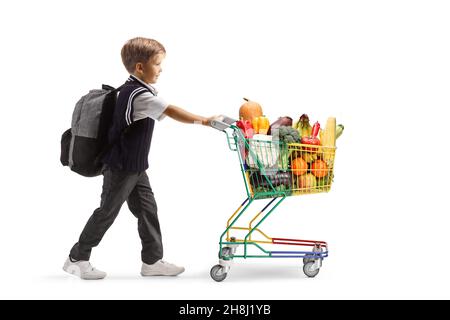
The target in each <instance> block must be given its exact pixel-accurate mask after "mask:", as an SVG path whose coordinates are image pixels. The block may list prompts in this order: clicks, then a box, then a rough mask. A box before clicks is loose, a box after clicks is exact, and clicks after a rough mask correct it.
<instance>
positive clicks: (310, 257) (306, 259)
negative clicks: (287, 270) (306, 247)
mask: <svg viewBox="0 0 450 320" xmlns="http://www.w3.org/2000/svg"><path fill="white" fill-rule="evenodd" d="M313 252H320V253H322V252H323V249H322V248H320V250H317V251H313ZM315 257H316V256H315V255H314V254H306V255H305V256H304V257H303V264H307V263H308V262H310V261H313V262H314V260H315V259H318V258H315ZM320 259H322V260H323V258H320Z"/></svg>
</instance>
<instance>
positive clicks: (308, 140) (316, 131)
mask: <svg viewBox="0 0 450 320" xmlns="http://www.w3.org/2000/svg"><path fill="white" fill-rule="evenodd" d="M319 130H320V124H319V122H316V123H314V125H313V127H312V130H311V136H309V137H303V138H302V140H301V143H302V144H311V145H315V146H320V140H319V139H318V138H317V135H318V134H319ZM306 150H308V151H314V150H317V148H307V149H306Z"/></svg>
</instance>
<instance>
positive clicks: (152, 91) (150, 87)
mask: <svg viewBox="0 0 450 320" xmlns="http://www.w3.org/2000/svg"><path fill="white" fill-rule="evenodd" d="M133 80H136V81H138V82H140V83H141V84H142V85H144V86H145V87H146V88H147V89H148V90H150V92H151V93H152V94H153V95H155V96H156V95H157V94H158V90H156V89H155V88H154V87H153V86H151V85H149V84H148V83H145V82H144V81H142V80H141V79H139V78H138V77H136V76H134V75H132V74H130V77H129V78H128V80H127V82H128V81H133Z"/></svg>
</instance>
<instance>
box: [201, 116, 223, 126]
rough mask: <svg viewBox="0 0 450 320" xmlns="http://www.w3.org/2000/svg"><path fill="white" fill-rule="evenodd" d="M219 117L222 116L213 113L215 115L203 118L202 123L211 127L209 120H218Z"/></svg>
mask: <svg viewBox="0 0 450 320" xmlns="http://www.w3.org/2000/svg"><path fill="white" fill-rule="evenodd" d="M221 119H222V116H220V115H215V116H212V117H209V118H205V119H204V120H203V121H202V125H204V126H208V127H211V122H212V121H220V120H221Z"/></svg>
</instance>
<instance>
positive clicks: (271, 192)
mask: <svg viewBox="0 0 450 320" xmlns="http://www.w3.org/2000/svg"><path fill="white" fill-rule="evenodd" d="M235 122H236V120H233V119H231V118H229V117H226V116H221V117H219V120H217V121H212V123H211V125H212V127H213V128H215V129H217V130H220V131H223V132H224V133H225V134H226V136H227V142H228V147H229V148H230V150H231V151H235V152H237V154H238V157H239V163H240V167H241V172H242V177H243V179H244V183H245V189H246V192H247V198H246V199H245V200H244V202H242V204H241V205H240V206H239V208H238V209H237V210H236V211H235V212H234V213H233V214H232V215H231V217H230V218H229V219H228V221H227V226H226V229H225V231H224V232H223V233H222V235H221V236H220V242H219V245H220V248H219V264H217V265H215V266H213V267H212V268H211V272H210V275H211V277H212V278H213V279H214V280H215V281H218V282H219V281H223V280H224V279H225V278H226V277H227V274H228V272H229V270H230V267H231V265H232V262H233V259H235V258H300V259H303V272H304V273H305V275H306V276H308V277H311V278H312V277H315V276H316V275H317V274H318V273H319V270H320V268H321V267H322V261H323V259H324V258H326V257H328V245H327V243H326V242H325V241H317V240H299V239H287V238H272V237H269V236H268V235H267V234H265V233H264V232H263V231H262V230H261V229H260V227H261V224H262V223H263V222H264V221H265V220H266V219H267V217H268V216H269V215H270V214H272V212H273V211H274V210H275V209H276V208H277V207H278V206H279V205H280V203H281V202H283V200H284V199H286V197H288V196H295V195H305V194H313V193H321V192H328V191H329V190H330V187H331V183H332V180H333V168H334V156H335V151H336V148H335V147H324V146H314V145H307V144H299V143H292V144H286V143H284V142H281V141H279V140H278V139H277V134H276V131H275V132H274V133H272V136H263V135H257V136H255V137H254V138H253V139H246V138H245V137H244V135H243V133H242V131H241V130H240V129H239V128H238V127H237V126H236V125H235ZM261 199H266V201H267V200H268V199H270V201H269V202H268V203H267V204H266V205H265V206H264V207H263V209H262V210H260V211H259V212H257V214H256V215H254V216H252V217H250V219H248V217H247V219H248V221H247V222H246V224H245V225H244V226H243V225H242V224H241V223H242V221H244V219H243V217H244V215H243V214H244V212H246V211H247V209H248V208H249V206H250V205H251V204H252V203H253V202H254V201H255V200H261ZM238 223H239V225H238ZM237 233H240V236H237V235H235V234H237ZM280 246H281V247H285V246H290V248H292V249H291V250H279V249H278V247H280ZM268 247H270V248H268ZM274 247H275V249H274ZM238 249H239V251H242V252H239V253H238V252H237V250H238Z"/></svg>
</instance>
